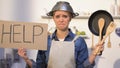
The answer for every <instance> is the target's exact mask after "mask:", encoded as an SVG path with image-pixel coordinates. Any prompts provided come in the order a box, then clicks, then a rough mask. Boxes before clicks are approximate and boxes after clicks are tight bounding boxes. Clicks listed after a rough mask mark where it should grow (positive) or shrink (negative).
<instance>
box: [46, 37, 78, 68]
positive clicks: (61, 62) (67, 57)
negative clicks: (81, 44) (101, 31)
mask: <svg viewBox="0 0 120 68" xmlns="http://www.w3.org/2000/svg"><path fill="white" fill-rule="evenodd" d="M77 38H78V36H75V38H74V39H73V40H72V41H55V40H52V44H51V48H50V55H49V61H48V67H47V68H76V64H75V55H74V54H75V52H74V51H75V45H74V41H75V40H76V39H77Z"/></svg>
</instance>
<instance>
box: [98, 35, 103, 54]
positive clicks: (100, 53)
mask: <svg viewBox="0 0 120 68" xmlns="http://www.w3.org/2000/svg"><path fill="white" fill-rule="evenodd" d="M102 39H103V34H102V36H101V40H102ZM102 52H103V51H100V52H99V53H98V55H99V56H101V55H102Z"/></svg>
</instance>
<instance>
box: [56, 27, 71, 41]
mask: <svg viewBox="0 0 120 68" xmlns="http://www.w3.org/2000/svg"><path fill="white" fill-rule="evenodd" d="M68 33H69V30H68V29H67V30H64V31H62V30H57V32H56V35H57V37H58V38H59V39H64V38H65V37H66V36H67V35H68Z"/></svg>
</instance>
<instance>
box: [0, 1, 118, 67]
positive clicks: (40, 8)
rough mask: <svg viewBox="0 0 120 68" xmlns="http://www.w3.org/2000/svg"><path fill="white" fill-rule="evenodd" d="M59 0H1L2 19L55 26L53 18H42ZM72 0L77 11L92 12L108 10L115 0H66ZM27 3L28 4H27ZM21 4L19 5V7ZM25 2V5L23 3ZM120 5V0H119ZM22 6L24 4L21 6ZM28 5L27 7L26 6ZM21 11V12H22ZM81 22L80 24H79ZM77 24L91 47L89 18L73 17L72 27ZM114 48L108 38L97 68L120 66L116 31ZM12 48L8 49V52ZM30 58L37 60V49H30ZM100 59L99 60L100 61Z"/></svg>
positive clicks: (112, 40) (0, 15)
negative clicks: (109, 46) (109, 43)
mask: <svg viewBox="0 0 120 68" xmlns="http://www.w3.org/2000/svg"><path fill="white" fill-rule="evenodd" d="M57 1H59V0H17V1H16V0H0V20H10V21H28V22H40V23H48V24H49V29H50V28H51V27H53V26H54V25H53V24H54V23H53V21H52V20H51V19H42V18H41V16H42V15H45V14H46V13H47V12H48V11H50V10H51V9H52V7H53V6H54V4H55V3H56V2H57ZM65 1H68V2H70V4H71V5H72V7H73V8H74V11H75V12H78V13H80V14H82V13H84V12H85V13H88V12H89V13H92V12H94V11H96V10H98V9H104V10H108V11H109V12H110V7H111V5H112V4H114V1H115V0H109V1H108V0H65ZM19 3H20V4H19ZM26 3H27V4H26ZM18 4H19V7H18ZM23 4H24V5H23ZM118 4H119V5H120V0H118ZM20 6H22V7H21V8H20ZM25 6H27V7H25ZM20 13H21V14H20ZM115 22H116V23H117V27H120V19H117V20H115ZM78 24H79V25H78ZM73 26H76V27H77V28H78V30H80V31H85V32H86V33H87V36H88V37H89V39H86V42H87V44H88V47H89V48H90V47H91V32H90V31H89V29H88V19H73V20H72V21H71V24H70V27H73ZM94 42H95V43H94V44H96V43H97V42H98V37H97V36H95V40H94ZM111 43H112V48H108V47H107V40H106V43H105V50H104V52H103V55H102V56H101V57H98V58H99V59H97V60H96V62H97V64H96V66H95V68H119V67H120V65H119V64H120V54H119V51H120V46H119V44H120V37H118V36H117V35H116V34H115V32H113V33H112V34H111ZM7 52H8V53H9V52H10V49H6V53H7ZM33 54H35V55H33ZM28 55H29V56H30V58H32V59H34V60H35V57H36V50H28ZM98 60H99V61H98ZM116 66H117V67H116Z"/></svg>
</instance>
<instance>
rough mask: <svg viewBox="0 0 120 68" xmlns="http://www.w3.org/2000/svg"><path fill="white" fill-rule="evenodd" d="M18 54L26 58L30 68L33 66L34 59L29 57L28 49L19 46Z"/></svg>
mask: <svg viewBox="0 0 120 68" xmlns="http://www.w3.org/2000/svg"><path fill="white" fill-rule="evenodd" d="M18 55H19V56H21V57H22V58H23V59H24V60H25V62H26V63H27V64H28V66H29V67H30V68H32V61H31V60H30V59H29V58H28V56H27V53H26V49H24V48H19V49H18Z"/></svg>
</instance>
